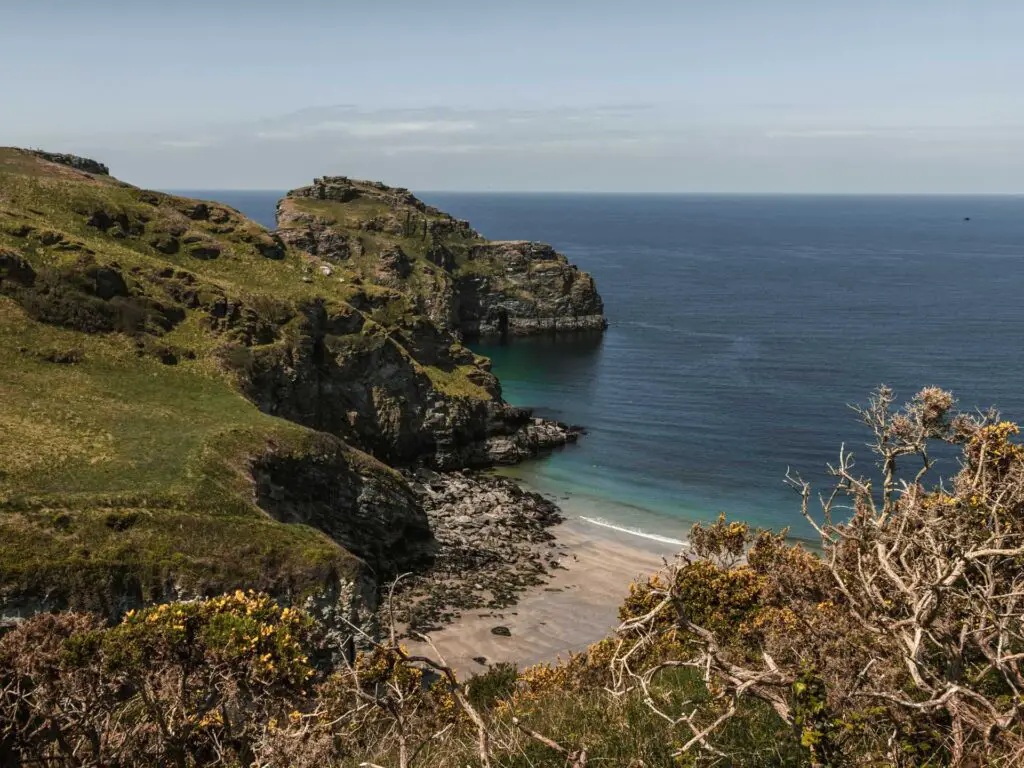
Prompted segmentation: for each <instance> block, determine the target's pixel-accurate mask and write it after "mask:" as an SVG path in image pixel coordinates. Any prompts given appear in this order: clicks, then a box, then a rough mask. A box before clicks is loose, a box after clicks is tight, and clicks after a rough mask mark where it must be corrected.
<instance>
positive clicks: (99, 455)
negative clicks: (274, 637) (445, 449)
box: [0, 149, 500, 614]
mask: <svg viewBox="0 0 1024 768" xmlns="http://www.w3.org/2000/svg"><path fill="white" fill-rule="evenodd" d="M57 159H58V160H60V159H61V158H57ZM67 162H68V161H67V160H66V159H65V161H64V162H51V161H50V160H48V159H45V158H44V157H41V156H40V155H37V154H35V153H32V152H28V151H24V150H19V149H0V371H2V373H0V400H2V402H3V407H2V409H0V603H2V605H3V612H4V613H8V614H18V613H24V612H31V611H33V610H36V609H38V608H39V607H41V606H44V605H51V606H61V605H68V604H70V605H75V606H81V607H90V608H97V609H101V610H104V611H117V610H119V609H121V608H123V607H125V606H127V605H129V604H134V603H135V602H140V601H146V600H151V599H162V598H164V597H169V596H186V595H189V594H194V593H209V592H215V591H219V590H221V589H227V588H230V587H234V586H239V585H245V586H254V587H259V588H264V589H269V590H271V591H274V592H279V593H288V594H296V595H301V594H304V593H306V592H308V591H310V590H313V591H317V590H319V591H322V590H323V589H325V588H327V587H328V586H329V585H332V584H335V583H337V582H339V580H342V581H344V580H347V579H350V578H351V577H353V576H354V574H357V573H359V572H361V571H362V569H363V568H364V563H363V561H366V562H369V563H370V565H371V566H373V567H375V568H378V569H379V568H382V567H387V566H389V565H393V564H394V563H395V562H397V561H400V560H402V558H403V557H407V556H409V557H412V556H413V555H412V551H413V550H414V549H415V544H416V542H418V541H422V540H424V539H426V538H427V537H429V532H428V531H427V530H426V527H425V522H424V518H423V515H422V512H421V511H419V510H418V509H417V507H416V505H415V503H414V502H413V501H412V500H411V498H410V495H409V493H408V489H407V488H406V487H405V485H404V483H403V482H402V480H401V478H400V477H399V476H398V475H397V474H396V473H394V472H393V471H392V470H391V469H390V468H389V467H387V466H386V465H385V464H383V463H381V462H380V461H378V460H376V459H374V458H373V457H372V456H370V455H368V454H367V453H364V452H362V451H360V450H359V449H357V448H355V447H352V445H361V446H362V447H365V448H367V449H371V450H372V449H374V448H378V447H381V446H382V445H387V446H393V445H398V444H400V443H402V441H403V440H404V441H406V442H409V441H410V440H412V441H413V442H414V443H415V442H416V441H415V440H414V439H413V438H412V437H410V436H409V435H408V434H406V433H407V432H408V431H409V430H410V429H411V428H412V427H413V426H415V425H414V424H408V423H405V422H404V421H403V419H405V417H406V414H404V413H403V412H402V411H401V408H399V407H398V406H395V405H394V404H393V403H389V401H390V400H398V399H402V398H403V396H405V395H407V394H408V393H407V392H405V390H403V389H402V387H405V388H406V389H408V388H410V387H411V389H410V390H409V391H411V392H414V393H420V394H421V395H422V394H423V393H426V394H429V395H430V397H432V398H433V400H434V401H437V402H440V403H442V404H445V405H446V407H448V408H449V409H450V410H453V411H455V412H459V409H460V408H462V407H463V405H461V404H463V403H468V405H466V406H465V407H466V408H468V409H470V410H469V412H470V413H475V412H476V411H475V410H473V409H477V410H478V409H479V407H480V406H481V405H483V404H495V403H500V398H499V396H498V391H499V390H498V386H497V382H496V380H495V379H494V378H493V376H491V375H490V374H489V373H487V371H486V370H484V368H483V367H481V363H482V362H483V361H479V360H477V359H476V358H475V357H474V356H473V355H472V353H470V352H469V351H468V350H466V349H465V347H463V346H462V345H461V344H459V343H458V342H457V341H456V340H455V338H454V337H452V336H450V335H448V334H447V333H446V331H445V329H444V328H443V327H436V326H434V325H432V324H431V322H430V321H429V320H428V319H427V318H426V317H425V316H424V315H422V314H420V313H419V311H418V309H417V308H416V307H415V306H414V305H415V304H416V303H417V301H418V299H417V296H421V295H424V294H427V293H430V292H431V290H432V289H431V288H430V287H429V286H428V285H427V282H428V280H427V278H428V275H427V274H426V272H427V270H426V268H424V266H423V259H420V258H417V256H418V255H419V254H416V253H415V252H414V251H413V249H412V248H410V252H411V255H412V261H413V263H414V266H413V275H412V276H411V278H410V279H408V280H402V281H401V282H400V284H397V283H396V284H392V285H390V286H387V285H382V284H380V282H381V281H377V282H373V281H370V280H366V281H363V280H361V279H359V274H365V273H366V272H367V270H369V269H370V268H371V267H370V266H369V262H368V259H369V258H370V256H371V252H370V251H369V250H368V251H367V253H366V256H365V257H363V258H362V259H353V260H352V263H351V264H349V265H343V266H342V265H338V264H334V266H333V267H332V268H330V269H320V268H319V267H320V266H321V264H322V260H321V259H319V258H318V257H316V256H314V255H310V254H308V253H304V252H302V251H300V250H299V249H297V248H295V247H293V246H291V245H289V244H287V243H285V242H283V241H282V240H281V239H280V238H278V237H277V236H275V235H272V234H271V233H270V232H268V231H266V230H265V229H263V228H262V227H260V226H259V225H257V224H255V223H254V222H252V221H249V220H248V219H246V218H245V217H243V216H242V215H241V214H239V213H238V212H237V211H234V210H232V209H230V208H228V207H225V206H222V205H216V204H212V203H204V202H200V201H197V200H190V199H185V198H180V197H175V196H172V195H167V194H162V193H157V192H149V191H145V190H141V189H138V188H136V187H133V186H130V185H128V184H125V183H122V182H120V181H117V180H116V179H114V178H112V177H110V176H109V175H106V174H105V173H104V172H103V170H105V169H102V167H99V168H97V167H96V165H86V166H82V165H79V167H77V168H76V167H72V165H69V164H67ZM82 167H86V168H89V169H90V170H92V171H98V172H87V171H86V170H81V168H82ZM364 213H369V211H366V212H364ZM370 239H372V238H370ZM328 273H330V274H328ZM417 356H418V357H419V358H421V359H422V360H423V363H421V362H420V360H418V359H417ZM382 361H386V362H387V364H388V365H389V366H390V369H389V370H390V371H392V372H393V371H399V373H400V374H401V375H400V376H399V377H398V379H395V378H394V377H392V379H390V380H380V379H379V378H378V379H376V380H369V379H367V380H366V381H362V382H360V376H363V377H364V378H365V375H366V369H367V368H368V367H369V368H375V369H376V370H377V372H378V373H379V369H380V363H381V362H382ZM327 369H330V370H327ZM325 370H326V372H325ZM310 371H313V373H310ZM395 381H398V384H400V385H401V386H398V384H395V386H392V384H393V383H394V382H395ZM339 382H340V383H341V384H343V385H344V386H351V387H355V386H356V385H359V387H361V388H360V389H359V390H358V391H357V392H355V393H354V394H353V392H352V391H349V390H345V389H344V386H341V384H339ZM303 384H305V385H308V386H305V388H303V386H301V385H303ZM287 386H291V387H292V388H293V389H294V392H292V393H291V394H288V393H285V392H283V390H284V389H285V388H286V387H287ZM329 386H339V387H340V388H339V389H338V390H337V391H334V390H331V391H325V387H329ZM389 387H390V389H389ZM310 389H312V390H313V391H319V392H323V393H324V395H325V396H324V397H321V398H319V400H318V398H316V397H312V398H310V397H309V391H310ZM392 390H393V391H392ZM246 395H248V397H247V396H246ZM293 395H294V397H292V396H293ZM333 395H337V397H332V396H333ZM289 397H292V399H301V400H302V402H303V404H302V407H303V408H305V409H306V410H305V411H303V412H298V413H295V412H293V411H294V410H295V409H291V410H289V408H288V407H282V408H281V410H283V411H285V413H284V415H285V416H287V417H288V418H287V419H283V418H277V417H275V416H273V415H270V414H271V413H272V412H274V411H275V410H277V407H278V405H277V404H278V402H287V401H288V400H289ZM339 398H340V399H339ZM405 399H408V397H406V398H405ZM331 401H336V402H335V405H337V402H340V403H341V404H340V405H337V408H336V410H339V409H340V416H339V414H338V413H332V415H331V416H330V417H328V416H325V415H324V413H325V412H326V411H329V410H331V408H334V407H335V405H332V404H331ZM367 414H369V416H368V415H367ZM335 417H337V418H335ZM367 419H369V421H368V422H367V423H362V422H365V421H367ZM296 422H299V423H296ZM300 423H302V424H307V425H309V426H314V427H323V429H318V430H314V429H310V428H307V427H304V426H300ZM389 430H390V431H389ZM381 434H386V435H388V437H387V438H386V439H383V438H382V439H380V440H377V439H375V438H376V437H377V436H379V435H381ZM342 437H344V438H348V442H346V441H344V440H343V439H341V438H342ZM364 438H365V439H364ZM417 448H418V443H417V444H416V445H413V446H411V447H407V446H403V447H402V448H401V450H399V449H395V451H393V453H396V454H398V453H401V454H402V455H403V456H406V457H411V456H414V455H415V452H416V449H417ZM403 451H404V453H403ZM380 452H382V453H388V449H387V448H385V449H383V450H382V451H380ZM300 481H301V482H300ZM317 489H319V490H322V491H324V493H323V494H322V496H323V498H325V499H330V501H329V502H323V503H321V507H322V506H323V505H324V504H327V507H325V508H320V507H317V503H319V502H317V500H316V499H315V498H314V497H315V496H316V493H315V491H316V490H317ZM304 501H305V502H308V503H302V502H304ZM332 504H333V507H332V506H331V505H332ZM268 511H269V512H271V514H267V512H268ZM275 516H276V517H277V518H279V519H275ZM293 522H306V523H311V525H295V524H291V523H293ZM357 522H358V525H356V523H357ZM410 542H411V543H410ZM345 545H347V546H345ZM353 552H355V553H356V554H355V555H353Z"/></svg>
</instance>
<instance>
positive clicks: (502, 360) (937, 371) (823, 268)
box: [193, 192, 1024, 538]
mask: <svg viewBox="0 0 1024 768" xmlns="http://www.w3.org/2000/svg"><path fill="white" fill-rule="evenodd" d="M193 194H196V195H197V196H205V197H212V198H214V199H219V200H222V201H223V202H225V203H228V204H230V205H234V206H235V207H237V208H239V209H241V210H242V211H244V212H246V213H248V214H249V215H251V216H253V217H255V218H257V220H260V221H261V222H263V223H265V224H268V225H272V224H273V210H274V202H275V201H276V199H277V197H279V193H274V192H269V193H259V192H257V193H230V192H202V193H193ZM422 197H423V198H424V199H425V200H427V201H428V202H430V203H432V204H434V205H437V206H439V207H441V208H444V209H445V210H448V211H450V212H451V213H453V214H454V215H456V216H459V217H462V218H467V219H469V220H470V222H471V223H472V224H473V225H474V226H475V227H476V228H477V229H478V230H479V231H481V232H482V233H483V234H484V235H486V236H488V237H491V238H495V239H535V240H544V241H547V242H551V243H553V244H554V245H555V246H556V247H557V248H558V249H560V250H561V251H562V252H564V253H565V254H566V255H568V256H569V257H570V259H572V260H573V261H574V262H575V263H577V264H578V265H579V266H580V267H581V268H582V269H586V270H588V271H590V272H591V273H592V274H593V275H594V277H595V278H596V280H597V284H598V288H599V290H600V291H601V294H602V295H603V297H604V299H605V305H606V311H607V315H608V318H609V320H610V322H611V326H610V328H609V329H608V331H607V333H606V334H604V336H603V337H600V336H599V337H577V338H571V339H560V340H558V341H552V340H550V339H540V340H524V341H515V342H513V343H512V344H510V345H508V346H496V345H478V346H477V351H479V352H482V353H483V354H487V355H489V356H490V357H491V358H492V359H493V361H494V369H495V371H496V372H497V374H498V375H499V376H500V378H501V380H502V382H503V385H504V391H505V396H506V398H507V399H508V400H509V401H510V402H512V403H515V404H519V405H528V406H533V407H536V408H537V410H538V412H539V413H541V414H544V415H549V416H552V417H554V418H558V419H561V420H563V421H568V422H572V423H577V424H582V425H584V426H586V427H587V428H588V429H589V434H588V435H587V436H586V437H585V438H583V440H582V441H581V442H580V444H579V445H578V446H575V447H570V448H567V449H565V450H563V451H560V452H558V453H556V454H554V455H552V456H550V457H548V458H545V459H541V460H538V461H535V462H530V463H528V464H525V465H522V466H519V467H516V468H514V469H513V470H511V471H512V472H514V473H515V474H516V475H517V476H520V477H522V478H523V479H524V480H525V481H526V482H528V483H529V484H531V485H533V486H534V487H537V488H538V489H539V490H541V491H543V492H546V493H551V494H553V495H554V496H555V497H557V498H558V499H559V500H560V501H561V502H562V504H563V506H564V507H565V508H566V509H567V510H568V511H570V512H572V513H579V514H585V515H588V516H592V517H597V518H601V519H604V520H606V521H608V522H611V523H613V524H616V525H621V526H623V527H629V528H637V529H641V530H644V531H647V532H651V533H654V534H659V535H663V536H666V537H669V538H679V537H680V536H682V535H685V532H686V530H687V528H688V527H689V525H690V522H691V521H693V520H703V519H711V518H713V517H715V516H716V515H717V514H718V512H719V511H726V512H728V513H729V514H730V515H732V516H734V517H737V518H741V519H745V520H748V521H751V522H753V523H755V524H758V525H765V526H770V527H774V528H781V527H785V526H790V527H792V529H793V531H794V533H796V534H797V535H801V536H804V535H809V532H810V531H809V526H808V525H807V524H806V523H805V522H804V521H803V520H802V519H801V517H800V515H799V503H798V499H797V497H796V495H795V493H794V492H793V491H791V490H789V489H788V488H787V487H786V486H785V485H784V483H783V478H784V475H785V472H786V468H787V466H792V467H794V468H795V469H798V470H799V471H801V472H802V473H803V474H804V475H805V476H806V477H807V478H808V479H810V480H813V481H817V482H824V480H825V478H824V472H823V467H824V465H825V462H827V461H830V460H833V459H834V458H835V456H836V453H837V451H838V449H839V445H840V443H841V442H844V441H845V442H846V444H847V446H848V447H850V448H852V449H853V450H854V451H855V453H856V454H857V456H858V457H859V460H860V461H859V463H860V465H861V467H862V468H863V469H864V470H865V471H867V470H868V469H870V466H871V458H870V455H869V454H868V453H867V451H866V449H864V448H863V443H864V441H865V439H866V435H865V433H864V430H863V429H861V428H860V427H859V426H858V424H857V422H856V419H855V417H854V414H853V413H852V412H851V411H850V410H849V408H847V403H854V402H863V401H864V400H865V399H866V397H867V395H868V393H869V391H870V390H871V388H872V387H874V386H876V385H878V384H879V383H882V382H884V383H886V384H889V385H892V386H894V387H895V388H896V390H897V392H898V393H899V394H900V395H903V396H907V397H909V396H910V395H912V394H913V392H914V391H916V390H917V389H919V388H920V387H922V386H925V385H930V384H938V385H941V386H945V387H947V388H949V389H952V390H953V391H954V392H955V393H956V394H957V395H958V396H959V397H960V399H961V402H962V404H964V405H965V406H968V407H974V406H988V405H993V404H994V405H997V406H999V407H1000V408H1001V410H1002V411H1003V412H1004V414H1005V415H1007V416H1008V417H1010V418H1014V419H1018V420H1020V419H1024V384H1022V382H1024V355H1022V354H1021V350H1022V349H1024V302H1022V301H1021V297H1022V294H1024V198H1019V197H972V198H955V197H788V196H780V197H732V196H726V197H698V196H614V195H495V194H447V193H446V194H441V193H433V194H432V193H424V194H423V195H422ZM965 217H969V218H970V221H965ZM940 468H941V469H942V470H943V471H945V472H946V473H948V472H950V471H952V470H954V469H955V464H954V463H953V461H952V460H951V459H948V458H947V460H946V461H945V462H944V463H943V464H942V465H941V467H940ZM566 497H568V498H566Z"/></svg>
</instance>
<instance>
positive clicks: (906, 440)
mask: <svg viewBox="0 0 1024 768" xmlns="http://www.w3.org/2000/svg"><path fill="white" fill-rule="evenodd" d="M860 413H861V416H862V417H863V419H864V421H865V423H866V424H867V425H868V427H869V428H870V429H871V431H872V434H873V438H874V439H873V444H872V447H873V450H874V452H875V458H876V460H877V470H878V472H877V475H878V476H877V477H872V476H871V475H870V474H861V473H859V472H857V471H856V468H855V465H854V462H853V458H852V456H851V455H850V454H849V453H847V452H846V451H845V450H844V451H842V452H841V453H840V458H839V461H838V463H837V464H836V465H834V466H832V467H830V471H831V473H832V475H833V476H834V478H835V485H834V487H833V488H831V489H829V490H828V491H827V492H826V493H824V494H823V495H822V496H821V499H822V501H821V504H822V508H821V510H820V512H818V513H817V514H816V513H815V512H814V511H813V510H812V509H811V503H810V500H811V488H810V487H809V486H808V485H807V484H806V483H804V482H803V481H802V480H801V479H800V478H799V477H798V476H796V475H790V476H789V481H790V482H791V483H792V484H793V486H794V487H795V488H796V489H797V490H798V491H799V493H800V496H801V498H802V503H803V512H804V514H805V515H806V516H807V519H808V520H810V521H811V522H812V524H813V525H814V527H815V529H816V530H817V532H818V533H819V535H820V537H821V551H820V554H819V553H816V552H811V551H808V550H807V549H805V548H804V547H802V546H800V545H799V544H797V545H793V544H791V543H789V542H787V540H786V536H785V532H782V533H772V532H769V531H753V530H751V529H750V528H749V527H748V526H747V525H745V524H743V523H739V522H730V521H728V520H727V519H726V518H725V517H724V516H723V517H721V518H719V520H717V521H716V522H714V523H712V524H708V525H697V526H695V527H694V528H693V530H692V532H691V536H690V546H689V549H688V550H686V551H684V553H683V554H681V555H680V556H679V557H678V558H677V559H676V560H675V561H674V562H673V563H671V564H670V565H668V566H667V567H666V568H665V569H663V570H662V571H661V572H659V573H657V574H654V575H652V576H651V577H650V578H649V579H646V580H643V581H640V582H637V583H635V584H633V585H632V586H631V587H630V591H629V594H628V596H627V597H626V599H625V601H624V602H623V605H622V607H621V610H620V619H621V622H622V623H621V625H620V627H619V629H618V630H617V631H616V632H615V634H614V635H612V636H610V637H608V638H606V639H604V640H602V641H600V642H598V643H595V644H594V645H592V646H591V647H590V648H589V649H588V650H587V651H586V652H585V653H580V654H573V655H571V656H570V657H569V658H568V659H566V660H564V661H561V662H558V663H549V664H540V665H537V666H535V667H530V668H527V669H523V670H517V669H516V668H515V667H514V666H512V665H501V664H499V665H496V666H495V667H493V668H491V669H490V670H489V671H488V672H486V673H484V674H481V675H478V676H476V677H473V678H470V679H469V680H467V681H460V680H459V679H458V678H457V677H456V675H455V674H454V672H453V671H452V670H451V668H450V667H448V666H447V664H446V663H445V661H444V659H443V658H441V657H440V655H439V654H437V653H436V649H435V652H434V653H433V654H432V655H431V656H429V657H428V656H413V655H410V653H409V652H408V651H406V650H405V649H404V648H403V647H402V646H401V645H399V644H398V643H397V642H396V640H395V637H396V634H395V632H394V631H392V632H391V633H390V635H389V636H388V637H385V638H383V639H379V638H371V637H369V636H365V635H364V636H363V642H362V648H363V650H362V652H360V653H358V654H357V655H356V656H355V658H353V659H351V660H348V661H343V662H342V663H341V665H340V666H337V667H335V668H333V669H323V668H316V667H315V666H314V665H313V664H312V663H311V661H310V659H314V658H325V657H326V654H323V653H322V652H321V651H322V649H320V648H318V647H317V643H318V640H317V638H318V637H322V636H323V635H322V633H318V632H317V631H316V630H317V628H316V627H315V626H314V623H313V622H312V620H311V619H310V618H309V617H308V616H306V615H305V614H304V613H302V612H301V611H297V610H294V609H291V608H285V607H281V606H279V605H278V604H277V603H275V602H274V601H273V600H271V599H270V598H269V597H266V596H264V595H260V594H255V593H241V592H237V593H234V594H231V595H224V596H221V597H217V598H213V599H209V600H204V601H197V602H191V603H175V604H169V605H161V606H156V607H152V608H147V609H145V610H141V611H137V612H133V613H129V614H128V615H127V616H125V617H124V618H123V620H122V621H121V622H120V623H119V624H117V625H115V626H102V625H101V624H99V623H98V621H97V620H96V619H95V618H93V617H91V616H88V615H84V614H74V613H68V614H54V615H40V616H36V617H34V618H32V619H29V620H27V621H25V622H23V623H22V624H21V625H20V626H18V627H17V628H16V629H14V630H13V631H11V632H9V633H8V634H7V635H6V636H4V637H3V638H0V765H12V766H29V765H40V766H41V765H56V766H100V765H104V766H106V765H115V766H126V767H127V766H142V765H177V766H199V765H223V766H228V765H231V766H240V765H244V766H282V767H283V766H310V767H311V768H312V767H313V766H317V767H323V766H330V765H335V766H348V765H352V766H356V765H360V766H362V765H366V766H391V765H395V766H402V767H403V768H404V767H405V766H411V765H417V766H449V765H450V766H465V765H482V766H497V765H502V766H524V767H525V766H537V765H554V766H576V767H577V768H580V767H582V766H586V765H596V764H607V765H625V766H634V767H637V768H638V767H639V766H660V765H665V766H668V765H736V766H750V767H754V766H758V767H760V766H797V765H820V766H847V765H849V766H880V765H893V766H940V765H942V766H944V765H950V766H981V765H995V766H1000V765H1003V766H1014V765H1021V764H1024V728H1022V726H1024V724H1022V716H1024V446H1021V445H1020V444H1019V443H1017V442H1016V441H1015V438H1016V437H1017V435H1018V428H1017V426H1016V425H1015V424H1012V423H1010V422H1006V421H1001V420H1000V419H999V418H998V416H997V415H996V414H994V413H988V414H980V415H979V414H974V415H965V414H961V413H957V412H956V411H955V410H954V401H953V398H952V396H951V395H949V394H948V393H946V392H943V391H942V390H938V389H927V390H924V391H922V392H921V393H920V394H919V395H917V397H915V398H914V399H913V400H912V401H911V402H910V403H909V404H908V405H906V406H905V407H903V408H902V409H898V410H897V409H895V408H894V407H893V395H892V393H891V392H890V391H889V390H886V389H882V390H879V392H878V393H877V394H876V395H875V396H874V397H873V399H872V400H871V402H870V404H869V405H868V406H867V407H866V408H863V409H861V411H860ZM936 441H939V442H944V443H949V444H953V445H956V446H958V447H959V449H960V452H961V463H960V467H959V470H958V471H957V472H956V473H955V475H954V476H953V477H951V478H950V479H949V480H948V481H947V482H946V483H941V482H940V483H938V484H935V485H930V486H929V485H927V484H926V480H927V479H928V475H929V474H930V473H931V472H933V471H934V459H933V458H932V451H931V445H932V443H934V442H936Z"/></svg>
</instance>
